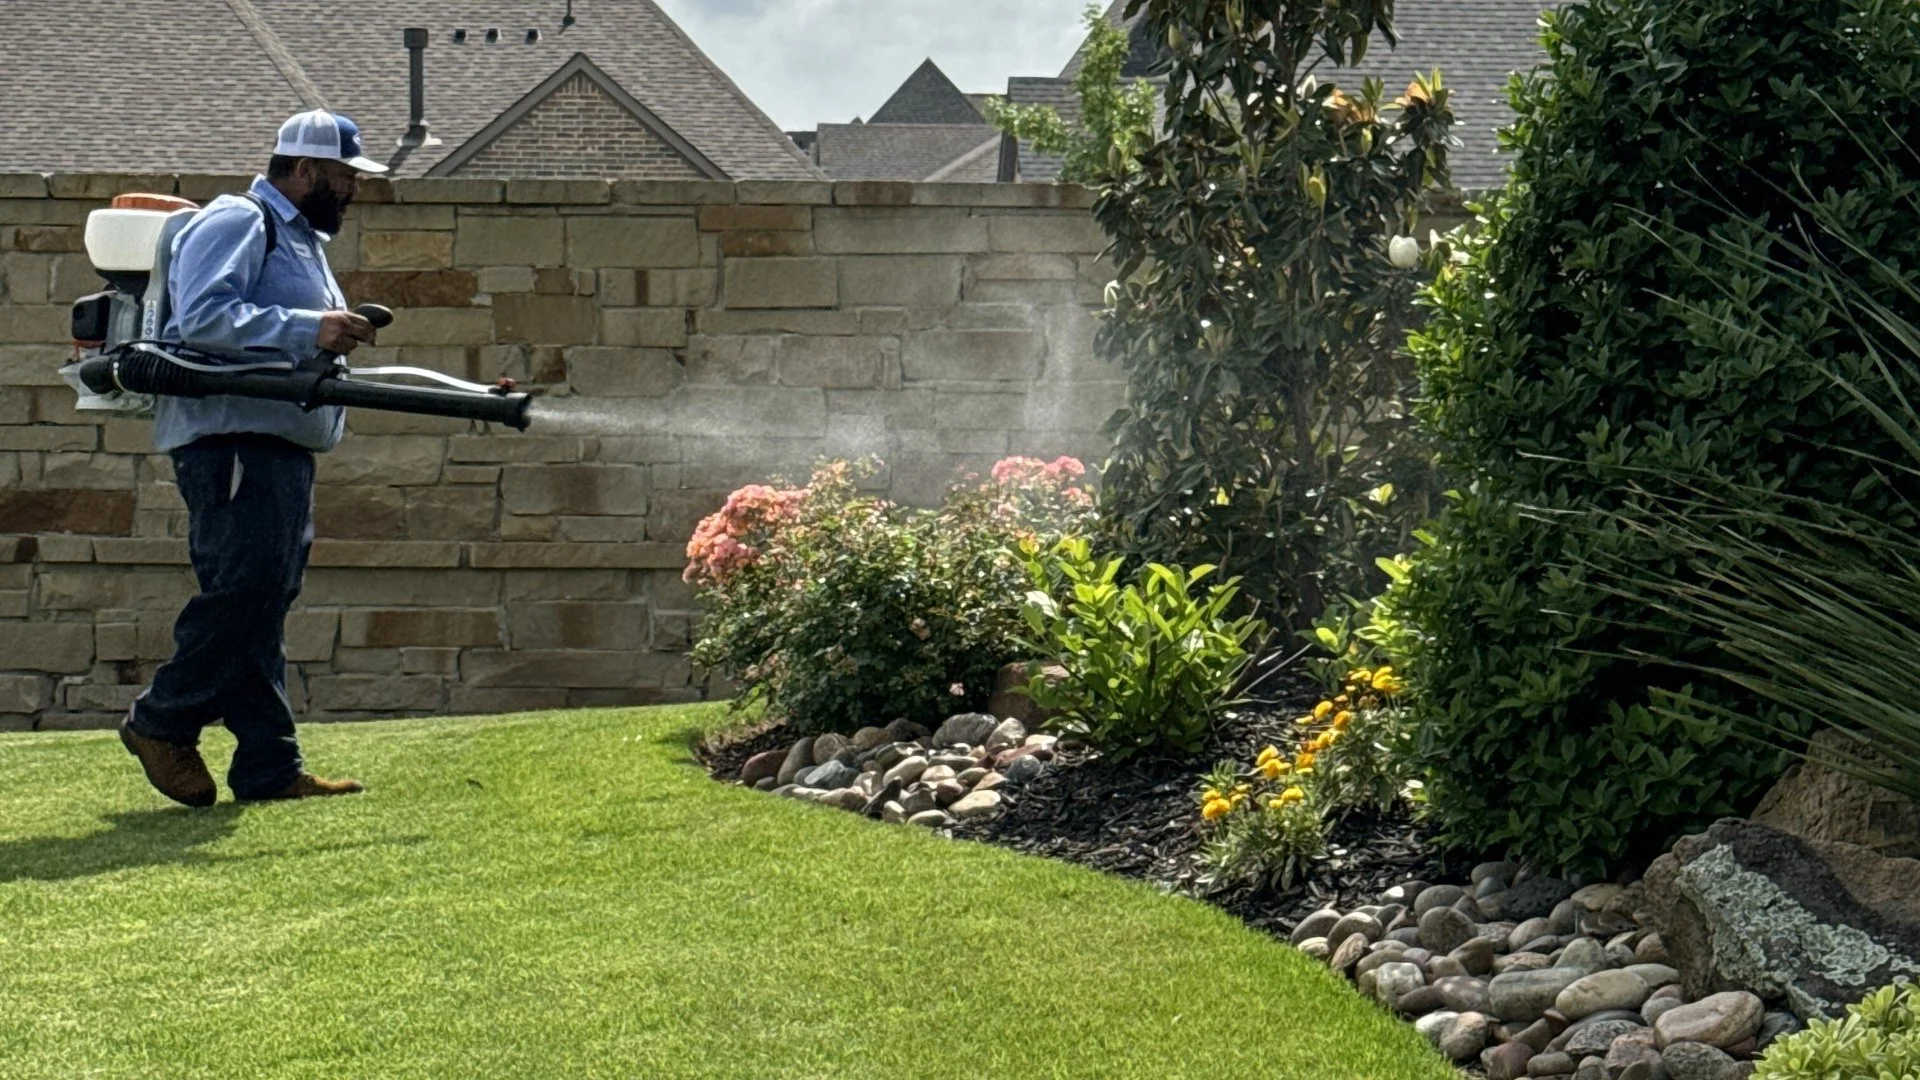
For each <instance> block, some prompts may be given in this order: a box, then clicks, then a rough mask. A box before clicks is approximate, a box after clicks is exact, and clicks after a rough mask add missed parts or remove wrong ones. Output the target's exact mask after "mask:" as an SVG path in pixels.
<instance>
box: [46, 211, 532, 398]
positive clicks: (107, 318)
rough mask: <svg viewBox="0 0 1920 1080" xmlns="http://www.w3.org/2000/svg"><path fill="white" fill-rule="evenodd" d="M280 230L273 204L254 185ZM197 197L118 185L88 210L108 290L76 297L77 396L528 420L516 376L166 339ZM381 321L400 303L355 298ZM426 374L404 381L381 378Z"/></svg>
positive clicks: (92, 244)
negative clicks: (212, 352)
mask: <svg viewBox="0 0 1920 1080" xmlns="http://www.w3.org/2000/svg"><path fill="white" fill-rule="evenodd" d="M246 198H248V199H249V201H252V202H255V204H256V205H257V206H259V207H260V211H261V214H262V216H263V218H264V219H265V221H266V223H267V243H268V252H269V253H271V252H272V250H273V245H274V241H275V223H274V219H273V215H272V213H270V212H268V210H267V208H266V207H265V206H264V205H262V204H260V203H259V202H258V200H257V199H254V198H253V197H252V196H246ZM199 211H200V208H199V206H197V205H195V204H194V203H191V202H188V201H187V200H185V199H177V198H174V197H172V196H168V195H122V196H120V197H118V198H116V199H114V200H113V204H112V205H111V206H110V207H108V208H107V209H104V210H95V211H94V212H93V213H92V214H90V215H88V217H87V229H86V244H87V258H88V259H90V260H91V261H92V262H93V267H94V270H95V271H97V272H98V273H99V274H100V276H101V277H102V278H104V279H105V280H106V283H107V290H106V291H105V292H99V293H95V294H93V295H92V296H87V297H83V298H81V299H80V300H78V301H76V302H75V303H74V305H73V341H74V345H75V347H76V348H77V349H78V350H79V358H78V359H77V360H76V361H75V362H73V363H70V364H68V365H66V366H65V367H63V368H61V369H60V374H61V375H62V376H64V377H65V378H66V380H67V383H68V385H70V386H72V387H73V389H74V392H75V393H76V394H78V395H79V398H80V400H79V404H78V406H77V407H78V408H80V409H85V410H90V411H110V412H119V413H129V414H135V415H144V414H147V413H149V412H151V410H152V407H153V400H154V398H155V397H187V398H200V397H211V396H214V395H219V394H231V395H234V396H236V397H250V398H264V399H266V400H269V401H286V402H291V403H293V404H295V405H298V406H300V407H301V408H303V409H309V410H311V409H315V408H318V407H319V406H322V405H344V406H349V407H353V408H360V409H385V410H387V411H390V412H405V413H424V414H426V415H429V416H447V417H456V418H460V419H468V420H485V421H490V422H493V423H499V424H506V425H508V426H509V427H513V428H518V429H520V430H522V431H524V430H526V427H527V410H528V406H529V404H530V399H529V398H528V396H527V395H526V394H524V393H519V392H516V391H515V390H514V388H513V383H512V381H511V380H508V379H502V380H501V381H500V382H499V383H497V384H495V385H492V386H487V385H484V384H481V383H471V382H466V381H464V380H462V379H456V378H454V377H452V376H450V375H445V374H442V373H441V372H437V371H431V370H428V369H426V368H417V367H371V368H351V367H348V366H347V363H346V360H345V359H344V358H343V357H341V356H339V355H338V354H335V353H330V352H325V351H321V352H317V353H315V354H314V355H313V356H311V357H308V358H306V359H305V360H302V361H301V362H299V363H292V362H289V361H287V360H286V359H285V358H284V357H282V358H277V359H261V360H257V361H256V360H243V361H235V360H233V359H232V358H228V357H211V356H205V355H201V354H197V353H194V352H193V351H192V350H190V349H188V348H186V347H185V346H184V345H183V344H182V343H180V342H168V341H165V340H163V339H162V335H163V333H164V332H165V329H166V325H167V314H168V298H167V271H168V268H169V266H170V264H171V262H172V258H173V241H174V238H175V237H177V236H179V235H180V230H181V229H183V228H185V227H186V225H187V223H188V222H189V221H191V220H193V216H194V215H195V214H197V213H199ZM354 310H355V311H357V312H358V313H359V314H360V315H362V316H364V317H366V319H367V320H368V321H369V322H371V323H373V325H374V326H375V327H376V328H378V327H382V326H385V325H387V324H388V323H390V322H392V321H393V313H392V312H391V311H388V310H387V309H386V308H383V307H380V306H378V305H375V304H363V305H361V306H360V307H358V308H356V309H354ZM383 378H404V379H414V380H421V381H425V382H429V383H435V384H438V385H433V386H409V385H396V384H394V383H389V382H381V381H375V380H376V379H383Z"/></svg>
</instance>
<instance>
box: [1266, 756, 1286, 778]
mask: <svg viewBox="0 0 1920 1080" xmlns="http://www.w3.org/2000/svg"><path fill="white" fill-rule="evenodd" d="M1286 771H1287V763H1286V762H1284V761H1281V760H1280V759H1278V758H1268V759H1267V760H1265V761H1263V762H1261V763H1260V775H1262V776H1264V777H1266V778H1267V779H1269V780H1278V779H1280V776H1281V774H1282V773H1284V772H1286Z"/></svg>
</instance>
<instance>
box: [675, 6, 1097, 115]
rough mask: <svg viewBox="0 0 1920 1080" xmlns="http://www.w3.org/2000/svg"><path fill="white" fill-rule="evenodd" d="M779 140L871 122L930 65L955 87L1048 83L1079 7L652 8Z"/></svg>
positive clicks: (1070, 45)
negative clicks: (1030, 80) (760, 113)
mask: <svg viewBox="0 0 1920 1080" xmlns="http://www.w3.org/2000/svg"><path fill="white" fill-rule="evenodd" d="M656 2H657V3H659V4H660V6H661V7H662V8H664V9H666V12H667V14H668V15H670V16H672V17H673V20H674V21H675V22H677V23H679V24H680V27H681V29H683V30H685V31H686V32H687V34H688V35H689V36H690V37H692V38H693V40H694V41H695V42H696V43H698V44H699V46H700V48H701V49H702V50H704V51H705V52H706V54H707V55H708V56H710V57H712V58H713V62H714V63H716V64H719V65H720V67H721V68H722V69H724V70H725V71H726V73H727V74H728V75H729V76H731V77H732V78H733V81H734V82H736V83H738V84H739V85H740V88H741V89H742V90H744V91H746V93H747V96H748V97H751V98H752V99H753V100H754V103H755V104H757V105H759V106H760V108H761V109H762V110H764V111H765V112H766V113H767V114H768V115H769V116H771V117H773V119H774V122H775V123H778V124H779V125H780V126H781V127H782V128H783V129H785V130H787V131H803V130H812V129H813V128H814V127H815V126H816V125H819V124H822V123H845V122H847V121H849V120H852V119H853V118H854V117H856V116H858V117H862V118H864V117H869V116H872V115H873V113H874V111H875V110H877V109H878V108H879V107H880V105H881V103H883V102H885V101H886V100H887V97H888V96H889V95H890V94H892V93H893V91H894V90H895V88H897V87H898V86H899V85H900V84H901V83H902V82H904V81H906V78H907V76H909V75H911V74H913V70H914V69H915V68H917V67H919V66H920V63H921V62H922V61H924V60H926V59H927V58H929V57H931V58H932V59H933V61H934V63H936V64H939V65H940V69H941V70H942V71H945V72H946V73H947V76H948V77H949V78H951V79H952V80H953V81H954V82H955V83H956V84H958V85H959V87H960V89H961V90H964V91H966V92H968V93H985V92H989V91H999V92H1001V93H1004V92H1006V88H1007V77H1008V76H1009V75H1058V74H1059V73H1060V69H1061V68H1062V67H1064V66H1066V63H1067V60H1068V59H1069V58H1070V57H1071V56H1072V55H1073V51H1074V49H1075V48H1077V47H1078V46H1079V44H1080V39H1081V37H1082V34H1083V31H1082V29H1081V23H1080V12H1081V9H1082V8H1083V7H1084V6H1085V2H1084V0H656Z"/></svg>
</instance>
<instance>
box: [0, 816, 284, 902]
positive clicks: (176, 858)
mask: <svg viewBox="0 0 1920 1080" xmlns="http://www.w3.org/2000/svg"><path fill="white" fill-rule="evenodd" d="M245 812H246V807H245V806H243V805H241V804H239V803H222V804H220V805H219V806H214V807H210V808H208V809H205V810H185V809H165V810H133V811H129V812H127V813H124V814H108V815H107V816H106V817H103V818H101V820H102V821H105V822H106V823H107V824H108V825H109V826H111V827H110V828H108V829H107V830H106V831H104V832H96V833H88V834H87V835H86V836H52V837H41V838H32V839H25V840H9V841H7V842H5V843H0V885H5V884H8V883H9V882H14V881H71V880H73V879H75V878H83V877H92V876H93V875H95V874H105V873H111V872H112V871H115V870H130V869H134V868H137V867H144V866H159V865H162V864H166V863H191V862H202V861H212V860H213V857H212V856H210V855H207V854H206V853H204V852H201V851H198V850H197V849H198V848H200V847H202V846H203V845H206V844H210V843H212V842H213V841H215V840H219V839H221V838H222V837H225V836H227V835H228V834H230V833H232V832H233V830H234V829H235V828H236V827H237V826H238V825H239V824H240V815H241V814H243V813H245Z"/></svg>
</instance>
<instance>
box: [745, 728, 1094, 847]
mask: <svg viewBox="0 0 1920 1080" xmlns="http://www.w3.org/2000/svg"><path fill="white" fill-rule="evenodd" d="M1057 741H1058V740H1057V739H1056V738H1055V737H1054V736H1052V735H1029V734H1027V730H1026V727H1025V726H1024V725H1023V724H1022V723H1021V722H1020V721H1019V720H1001V719H999V718H997V717H994V716H990V715H988V714H986V713H961V714H958V715H956V716H950V717H948V718H947V720H946V722H945V723H943V724H941V725H940V727H939V729H938V730H936V731H934V732H931V733H929V732H928V731H927V729H926V728H924V727H922V726H920V725H919V724H915V723H913V722H911V721H908V720H896V721H894V722H893V723H891V724H888V725H887V726H886V727H884V728H882V727H864V728H861V729H860V730H859V731H856V732H854V733H853V735H852V736H850V737H849V736H845V735H838V734H825V735H816V736H809V737H807V738H803V739H801V740H799V741H798V742H796V743H794V744H793V745H792V746H789V747H786V748H784V749H777V750H768V751H765V752H764V753H760V754H755V755H754V756H753V757H751V758H748V759H747V762H746V764H745V765H743V766H742V767H741V769H740V783H741V784H743V785H745V786H747V787H751V788H754V789H755V790H758V791H766V792H771V793H772V794H775V795H779V796H782V797H784V798H789V799H800V800H803V801H806V802H815V803H819V804H821V805H822V806H831V807H835V808H837V809H841V810H846V811H849V812H852V813H857V814H864V815H865V816H867V817H871V818H878V819H880V820H882V821H886V822H892V823H903V824H908V825H921V826H926V827H928V828H936V829H940V828H946V827H948V826H950V825H952V824H954V823H955V822H958V821H967V820H971V819H974V818H981V817H988V816H991V815H993V814H995V813H998V812H999V809H1000V801H1001V791H1002V790H1004V789H1008V788H1013V787H1018V786H1019V785H1021V784H1023V783H1026V782H1028V781H1030V780H1032V779H1034V778H1035V777H1038V776H1040V775H1042V774H1043V773H1045V772H1046V771H1047V769H1048V768H1050V767H1051V763H1052V761H1053V753H1054V746H1055V744H1056V743H1057Z"/></svg>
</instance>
